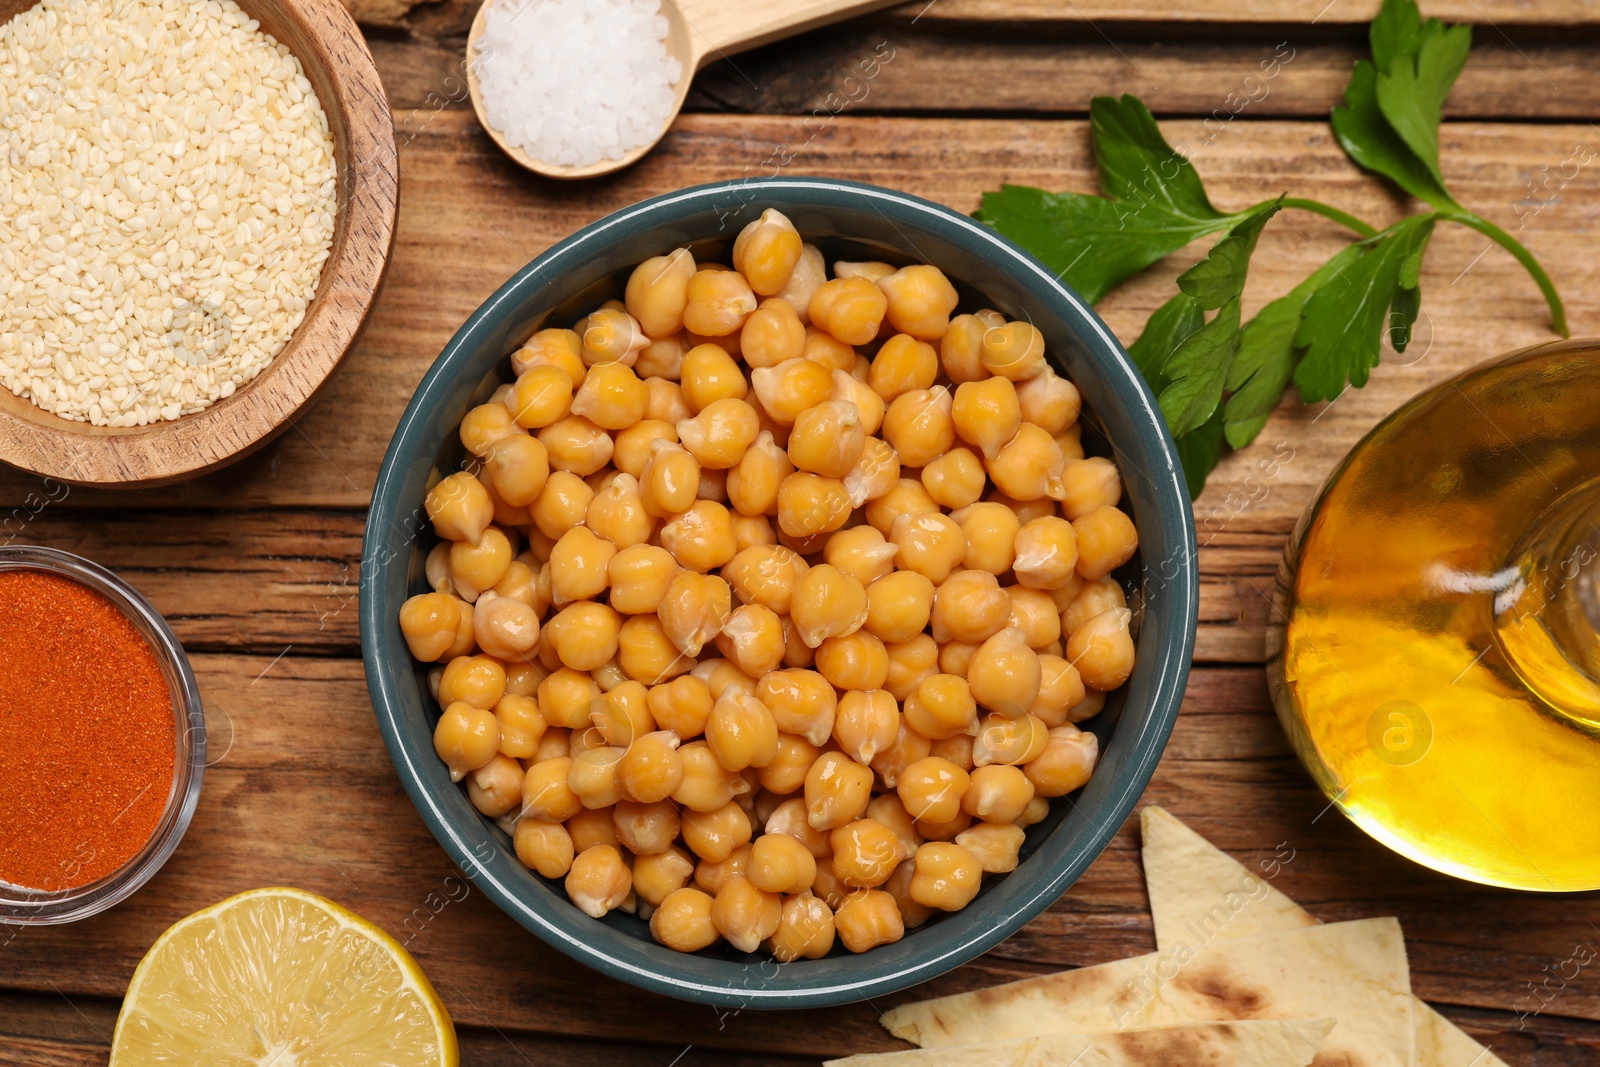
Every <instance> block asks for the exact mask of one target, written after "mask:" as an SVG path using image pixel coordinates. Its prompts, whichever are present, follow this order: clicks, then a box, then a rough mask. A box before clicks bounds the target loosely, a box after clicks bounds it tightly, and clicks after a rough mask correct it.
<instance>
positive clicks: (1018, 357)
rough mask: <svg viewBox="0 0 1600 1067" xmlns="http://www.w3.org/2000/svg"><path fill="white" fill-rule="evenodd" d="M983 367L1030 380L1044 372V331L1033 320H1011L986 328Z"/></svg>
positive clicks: (1001, 375)
mask: <svg viewBox="0 0 1600 1067" xmlns="http://www.w3.org/2000/svg"><path fill="white" fill-rule="evenodd" d="M982 353H983V354H982V359H983V367H984V369H985V370H987V371H988V372H989V373H990V374H996V375H999V376H1000V377H1002V378H1009V379H1011V380H1012V381H1013V382H1021V381H1026V380H1028V379H1029V378H1034V377H1037V376H1038V375H1040V374H1043V373H1044V369H1045V366H1046V364H1045V359H1044V334H1042V333H1040V332H1039V330H1038V328H1037V327H1036V326H1034V325H1033V324H1032V323H1031V322H1008V323H1006V324H1005V325H1004V326H995V327H992V328H991V329H989V330H987V331H985V332H984V335H983V349H982Z"/></svg>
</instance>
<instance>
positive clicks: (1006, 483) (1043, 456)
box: [987, 422, 1066, 522]
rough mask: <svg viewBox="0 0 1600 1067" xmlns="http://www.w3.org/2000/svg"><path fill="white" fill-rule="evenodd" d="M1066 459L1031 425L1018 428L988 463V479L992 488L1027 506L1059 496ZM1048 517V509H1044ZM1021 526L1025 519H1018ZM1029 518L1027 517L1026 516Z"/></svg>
mask: <svg viewBox="0 0 1600 1067" xmlns="http://www.w3.org/2000/svg"><path fill="white" fill-rule="evenodd" d="M1065 465H1066V457H1065V456H1063V455H1062V454H1061V446H1060V445H1057V444H1056V442H1055V438H1053V437H1051V436H1050V435H1049V434H1047V433H1045V432H1044V431H1043V430H1041V429H1040V428H1039V427H1037V426H1035V425H1033V424H1032V423H1031V422H1025V423H1023V424H1022V428H1021V429H1019V430H1018V431H1017V435H1016V436H1015V437H1013V438H1012V439H1011V440H1010V441H1009V442H1007V443H1006V444H1005V446H1004V447H1002V448H1001V449H1000V451H998V452H997V453H995V455H994V456H993V457H992V458H991V459H990V460H989V461H988V464H987V467H988V470H989V477H990V478H991V479H993V480H994V484H995V486H996V487H998V488H999V489H1000V491H1001V492H1003V493H1005V494H1006V495H1007V496H1010V497H1012V498H1014V499H1016V500H1018V501H1022V502H1028V501H1035V500H1043V499H1044V498H1045V497H1047V496H1048V497H1056V496H1059V495H1060V494H1061V491H1062V489H1061V471H1062V469H1063V468H1064V467H1065ZM1044 507H1045V513H1046V514H1048V512H1049V508H1048V505H1045V506H1044ZM1018 517H1019V518H1021V519H1022V521H1023V522H1027V521H1028V517H1023V516H1020V515H1019V516H1018ZM1030 517H1031V516H1030Z"/></svg>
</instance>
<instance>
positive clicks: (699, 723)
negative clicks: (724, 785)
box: [646, 674, 713, 792]
mask: <svg viewBox="0 0 1600 1067" xmlns="http://www.w3.org/2000/svg"><path fill="white" fill-rule="evenodd" d="M712 704H713V701H712V699H711V689H710V687H709V686H707V685H706V683H705V682H703V681H701V680H700V679H698V678H696V677H694V676H693V675H688V674H685V675H683V676H682V677H679V678H674V679H673V680H672V681H670V682H663V683H661V684H659V685H654V686H651V687H650V693H649V696H648V698H647V700H646V705H647V706H648V707H649V709H650V715H651V717H652V718H654V719H655V720H656V725H658V726H660V727H661V728H662V729H663V730H671V731H672V732H673V733H675V734H677V735H678V736H679V737H681V738H683V739H684V740H686V741H687V740H690V739H692V738H695V737H698V736H699V735H700V734H701V733H702V732H703V731H704V730H705V728H706V720H707V719H709V718H710V717H711V708H712ZM681 755H682V754H681V753H680V758H681ZM674 792H676V789H675V790H674Z"/></svg>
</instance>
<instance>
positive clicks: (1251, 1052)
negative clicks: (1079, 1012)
mask: <svg viewBox="0 0 1600 1067" xmlns="http://www.w3.org/2000/svg"><path fill="white" fill-rule="evenodd" d="M1333 1026H1334V1020H1333V1019H1295V1020H1289V1021H1276V1020H1272V1021H1267V1020H1257V1021H1253V1022H1226V1023H1182V1024H1179V1025H1177V1026H1155V1027H1149V1028H1146V1029H1143V1030H1117V1031H1111V1032H1108V1033H1097V1034H1052V1035H1049V1036H1047V1037H1025V1038H1021V1039H1018V1040H1016V1041H997V1042H988V1043H985V1044H981V1045H956V1046H953V1047H950V1048H937V1049H907V1050H906V1051H904V1052H879V1053H873V1054H869V1055H864V1056H847V1057H845V1058H844V1059H842V1060H829V1061H828V1062H827V1063H826V1064H825V1065H824V1067H1196V1065H1205V1064H1212V1065H1219V1067H1220V1065H1223V1064H1226V1065H1227V1067H1306V1065H1307V1064H1309V1063H1310V1062H1311V1060H1312V1057H1314V1056H1315V1055H1316V1054H1317V1047H1318V1046H1319V1045H1320V1044H1321V1043H1322V1039H1323V1038H1325V1037H1327V1036H1328V1031H1330V1030H1332V1029H1333Z"/></svg>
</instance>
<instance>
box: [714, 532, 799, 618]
mask: <svg viewBox="0 0 1600 1067" xmlns="http://www.w3.org/2000/svg"><path fill="white" fill-rule="evenodd" d="M809 569H810V567H809V566H808V565H807V563H806V561H805V560H804V559H802V558H801V557H800V555H799V554H798V553H796V552H794V551H793V550H791V549H788V548H785V547H783V546H782V545H755V546H752V547H750V548H747V549H744V550H743V551H741V552H739V553H737V554H735V556H734V557H733V559H731V560H729V561H728V562H727V564H726V565H725V566H724V567H723V568H722V571H721V574H722V577H723V578H725V579H726V580H727V581H728V583H729V585H730V586H731V587H732V589H733V593H734V595H736V596H737V597H738V598H739V599H740V600H741V601H743V602H744V603H746V604H759V605H761V606H762V607H765V608H768V609H769V610H771V611H773V612H774V613H776V614H779V615H785V614H787V613H788V611H789V605H790V597H791V593H792V591H793V588H794V585H795V583H796V582H797V581H798V580H799V578H800V576H801V575H803V574H804V573H805V572H806V571H807V570H809Z"/></svg>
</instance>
